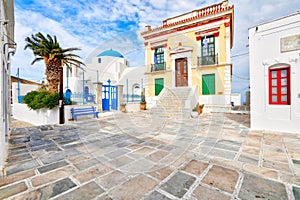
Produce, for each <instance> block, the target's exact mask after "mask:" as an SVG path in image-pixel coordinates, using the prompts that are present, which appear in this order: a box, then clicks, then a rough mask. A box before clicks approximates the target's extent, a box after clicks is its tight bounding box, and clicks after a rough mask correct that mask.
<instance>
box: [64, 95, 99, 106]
mask: <svg viewBox="0 0 300 200" xmlns="http://www.w3.org/2000/svg"><path fill="white" fill-rule="evenodd" d="M64 97H66V93H64ZM70 100H71V101H70V103H71V104H90V103H95V100H96V95H94V94H91V93H89V94H84V93H80V92H78V93H72V94H71V98H70ZM65 102H69V100H66V99H65Z"/></svg>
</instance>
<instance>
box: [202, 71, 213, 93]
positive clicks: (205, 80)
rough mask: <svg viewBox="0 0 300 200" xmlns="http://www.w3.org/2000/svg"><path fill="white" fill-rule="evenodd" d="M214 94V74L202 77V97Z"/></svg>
mask: <svg viewBox="0 0 300 200" xmlns="http://www.w3.org/2000/svg"><path fill="white" fill-rule="evenodd" d="M208 94H215V74H206V75H203V76H202V95H208Z"/></svg>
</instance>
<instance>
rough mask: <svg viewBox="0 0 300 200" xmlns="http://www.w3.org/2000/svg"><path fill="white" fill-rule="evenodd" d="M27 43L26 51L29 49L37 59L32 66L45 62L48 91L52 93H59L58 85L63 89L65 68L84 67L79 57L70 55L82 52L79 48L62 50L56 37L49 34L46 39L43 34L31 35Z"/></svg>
mask: <svg viewBox="0 0 300 200" xmlns="http://www.w3.org/2000/svg"><path fill="white" fill-rule="evenodd" d="M25 41H26V42H27V44H26V46H25V49H27V48H29V49H31V50H32V51H33V54H34V56H35V59H34V60H33V61H32V63H31V64H34V63H35V62H37V61H40V60H44V61H45V64H46V72H45V75H46V78H47V82H48V86H47V90H48V91H50V92H58V85H59V84H61V87H62V81H63V80H62V78H60V77H62V73H63V66H64V65H66V66H67V67H68V68H71V65H75V66H77V67H80V64H82V65H84V64H83V63H82V62H81V61H79V60H77V59H78V58H80V57H79V56H78V55H76V54H73V53H70V52H72V51H76V50H80V49H79V48H67V49H62V48H61V47H60V45H59V43H58V42H57V38H56V36H54V37H51V36H50V35H49V34H47V36H46V37H45V36H44V35H43V34H42V33H40V32H39V33H37V34H35V35H31V38H30V37H27V38H26V39H25Z"/></svg>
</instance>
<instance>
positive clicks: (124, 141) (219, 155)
mask: <svg viewBox="0 0 300 200" xmlns="http://www.w3.org/2000/svg"><path fill="white" fill-rule="evenodd" d="M148 112H149V111H145V112H137V113H134V114H130V115H129V114H128V113H125V114H124V113H114V115H112V116H110V117H99V119H81V120H78V121H77V122H70V123H69V124H68V125H45V126H35V127H28V128H19V129H13V130H12V132H11V135H12V138H11V143H10V144H9V152H8V153H9V157H10V159H8V160H7V161H8V162H7V164H6V167H5V171H4V173H3V174H2V175H1V177H0V199H3V198H4V199H5V198H9V199H17V200H18V199H20V200H23V199H49V198H50V197H51V198H52V197H53V198H54V199H68V198H78V199H98V200H115V199H130V200H132V199H134V200H135V199H147V200H151V199H154V200H158V199H165V200H169V199H176V198H177V199H181V198H184V199H193V200H194V199H205V200H206V199H237V198H240V199H254V198H261V199H263V198H269V199H276V198H278V199H289V200H295V199H297V198H299V188H300V172H299V171H300V167H299V166H300V164H299V163H300V153H299V151H300V148H299V144H300V139H299V138H298V137H299V136H297V135H295V134H286V133H274V132H264V131H252V130H249V115H233V114H220V113H213V114H206V113H204V114H202V115H200V116H199V118H196V119H182V118H176V119H172V118H155V117H154V116H151V114H149V113H148ZM150 117H152V118H153V119H151V120H152V121H153V123H154V124H153V126H151V127H149V126H145V123H146V121H147V120H150V119H149V118H150ZM161 123H164V126H162V125H161ZM247 123H248V124H247ZM274 138H275V139H276V141H274V140H273V139H274ZM283 147H286V148H283ZM29 155H30V157H29ZM29 186H30V187H29ZM286 188H290V189H289V190H290V191H287V190H286ZM294 197H295V198H294Z"/></svg>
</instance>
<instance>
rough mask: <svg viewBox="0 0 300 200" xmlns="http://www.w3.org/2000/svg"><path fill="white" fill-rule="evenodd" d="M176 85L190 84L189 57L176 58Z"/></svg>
mask: <svg viewBox="0 0 300 200" xmlns="http://www.w3.org/2000/svg"><path fill="white" fill-rule="evenodd" d="M175 71H176V87H185V86H188V62H187V58H179V59H176V60H175Z"/></svg>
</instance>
